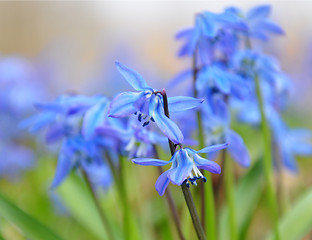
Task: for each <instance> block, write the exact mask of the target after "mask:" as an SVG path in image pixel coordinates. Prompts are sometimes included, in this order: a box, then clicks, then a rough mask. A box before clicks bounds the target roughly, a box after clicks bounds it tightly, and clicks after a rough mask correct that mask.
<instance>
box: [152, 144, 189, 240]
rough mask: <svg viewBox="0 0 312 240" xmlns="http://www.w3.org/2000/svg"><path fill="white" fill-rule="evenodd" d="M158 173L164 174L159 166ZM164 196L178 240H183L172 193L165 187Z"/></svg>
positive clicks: (156, 153)
mask: <svg viewBox="0 0 312 240" xmlns="http://www.w3.org/2000/svg"><path fill="white" fill-rule="evenodd" d="M153 148H154V152H155V158H157V159H159V154H158V151H157V148H156V146H155V145H153ZM158 171H159V174H162V173H163V172H164V171H163V168H162V167H161V166H158ZM165 196H166V200H167V203H168V206H169V210H170V212H171V215H172V218H173V221H174V224H175V226H176V229H177V232H178V235H179V238H180V239H181V240H184V239H185V238H184V235H183V232H182V228H181V222H180V219H179V215H178V211H177V208H176V206H175V204H174V201H173V197H172V193H171V191H170V188H169V187H167V189H166V192H165Z"/></svg>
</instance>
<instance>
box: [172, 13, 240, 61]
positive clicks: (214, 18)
mask: <svg viewBox="0 0 312 240" xmlns="http://www.w3.org/2000/svg"><path fill="white" fill-rule="evenodd" d="M227 29H245V26H244V23H243V22H242V21H241V19H240V18H239V17H237V16H236V15H235V14H233V13H232V12H230V11H228V12H223V13H219V14H216V13H212V12H208V11H205V12H203V13H200V14H197V15H196V18H195V25H194V27H193V28H188V29H184V30H182V31H180V32H178V33H177V35H176V38H177V39H180V38H184V39H186V43H185V44H184V45H183V47H182V48H181V49H180V51H179V53H178V55H179V56H184V55H188V56H193V54H194V52H195V50H196V48H198V49H199V53H200V55H201V54H202V55H201V57H202V58H201V59H202V60H203V62H206V61H207V59H205V57H206V58H208V59H211V56H212V54H213V51H214V50H213V45H214V44H215V42H218V38H220V37H221V38H223V36H225V38H224V39H228V35H227V32H226V30H227ZM230 39H231V40H233V37H232V35H231V37H230ZM227 43H230V44H231V43H233V42H232V41H227Z"/></svg>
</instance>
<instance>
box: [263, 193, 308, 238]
mask: <svg viewBox="0 0 312 240" xmlns="http://www.w3.org/2000/svg"><path fill="white" fill-rule="evenodd" d="M311 229H312V189H309V191H308V192H307V193H305V194H304V195H303V196H302V197H301V198H300V199H299V200H298V201H297V202H296V203H295V204H294V206H293V207H292V208H291V209H290V210H289V211H288V212H287V213H286V215H285V216H284V217H283V218H282V219H281V221H280V224H279V230H280V233H281V239H283V240H296V239H303V237H304V236H305V235H306V234H307V233H308V232H309V231H310V230H311ZM268 239H274V238H273V235H272V234H270V236H269V237H268Z"/></svg>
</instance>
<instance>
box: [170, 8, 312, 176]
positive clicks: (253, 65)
mask: <svg viewBox="0 0 312 240" xmlns="http://www.w3.org/2000/svg"><path fill="white" fill-rule="evenodd" d="M270 10H271V8H270V6H268V5H263V6H258V7H255V8H252V9H251V10H249V11H248V12H247V13H246V14H244V13H243V12H242V11H241V10H240V9H238V8H234V7H230V8H226V9H225V10H224V12H222V13H219V14H215V13H211V12H207V11H206V12H203V13H200V14H197V15H196V18H195V25H194V27H193V28H191V29H187V30H182V31H181V32H179V33H178V34H177V38H178V39H180V38H183V39H185V40H186V41H185V43H184V45H183V46H182V48H181V50H180V51H179V53H178V55H179V56H181V57H182V56H189V57H192V58H193V69H192V70H186V71H183V73H182V74H179V75H178V76H177V77H176V78H175V79H174V80H173V82H172V83H171V85H172V86H174V85H176V84H178V83H180V82H181V81H184V80H187V79H188V77H190V76H191V75H192V76H193V79H194V80H193V83H192V85H193V86H194V88H195V89H194V91H195V94H196V96H199V97H201V98H204V99H206V101H205V102H204V103H203V106H202V108H201V112H202V117H203V123H204V130H205V135H206V144H207V145H210V144H219V143H222V142H225V141H226V142H228V143H229V148H228V151H229V153H230V155H231V156H232V157H233V159H234V160H235V161H236V162H237V163H239V164H240V165H241V166H243V167H248V166H249V165H250V157H249V154H248V151H247V148H246V147H245V144H244V141H243V139H242V138H241V137H240V136H239V135H238V134H237V133H235V132H234V131H233V130H232V129H230V123H231V121H230V119H231V118H230V113H232V112H233V113H234V112H235V116H234V119H237V120H238V121H240V122H244V123H248V124H252V125H253V126H258V125H260V110H259V103H258V101H257V97H256V96H257V93H256V84H255V80H256V79H257V80H259V81H260V87H261V93H262V95H263V99H264V108H265V115H266V117H267V119H268V122H269V123H270V127H271V131H272V133H273V137H274V143H275V144H276V145H277V149H278V151H279V152H280V153H279V154H276V156H275V161H282V163H283V165H284V166H285V167H286V168H287V169H289V170H291V171H295V170H296V169H297V167H296V162H295V159H294V157H293V156H294V155H297V154H298V155H311V151H312V145H311V134H310V132H309V131H308V130H303V129H300V131H297V130H294V131H295V132H300V134H299V133H298V134H295V135H296V137H291V136H292V134H291V133H290V132H293V131H292V130H290V129H289V128H288V127H287V126H286V123H284V122H283V120H282V118H281V116H280V112H281V111H282V110H283V109H285V106H286V104H287V99H288V96H289V90H290V86H291V83H290V79H289V78H288V77H287V75H286V74H284V73H283V72H282V70H281V68H280V66H279V64H278V62H277V61H276V60H275V59H274V58H272V57H270V56H267V55H265V54H263V53H261V52H259V51H258V50H255V49H253V48H252V45H251V44H252V40H253V39H255V40H260V41H265V40H267V39H268V37H269V34H276V35H283V34H284V31H283V30H282V28H281V27H279V26H278V25H277V24H276V23H274V22H273V21H272V20H270V19H269V15H270ZM295 141H297V142H296V143H295ZM285 142H287V143H285ZM290 142H291V143H292V145H293V146H292V147H291V148H289V146H290ZM286 145H287V146H288V147H287V148H288V149H287V150H286ZM277 156H279V157H280V158H281V159H280V160H279V159H277V158H278V157H277Z"/></svg>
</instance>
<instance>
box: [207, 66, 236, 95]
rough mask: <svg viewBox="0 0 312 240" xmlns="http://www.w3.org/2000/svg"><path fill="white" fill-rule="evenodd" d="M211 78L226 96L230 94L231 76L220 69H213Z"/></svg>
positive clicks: (210, 74)
mask: <svg viewBox="0 0 312 240" xmlns="http://www.w3.org/2000/svg"><path fill="white" fill-rule="evenodd" d="M209 77H210V78H213V80H214V82H215V84H216V85H217V87H218V88H219V90H220V91H221V92H222V93H224V94H229V93H230V90H231V83H230V79H229V74H227V73H226V72H224V71H223V70H221V69H220V68H218V67H211V68H210V70H209Z"/></svg>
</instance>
